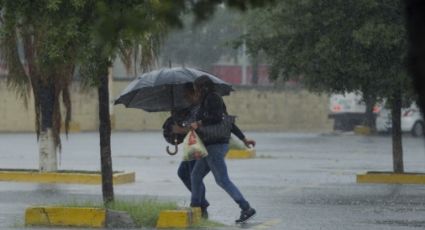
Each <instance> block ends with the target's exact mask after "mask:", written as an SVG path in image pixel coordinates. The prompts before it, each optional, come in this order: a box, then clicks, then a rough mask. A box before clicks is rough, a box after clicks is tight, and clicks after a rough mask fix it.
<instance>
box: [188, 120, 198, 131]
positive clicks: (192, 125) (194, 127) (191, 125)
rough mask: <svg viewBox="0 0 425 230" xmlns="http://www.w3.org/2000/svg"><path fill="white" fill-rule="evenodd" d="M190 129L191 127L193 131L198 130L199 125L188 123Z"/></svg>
mask: <svg viewBox="0 0 425 230" xmlns="http://www.w3.org/2000/svg"><path fill="white" fill-rule="evenodd" d="M190 127H191V128H192V129H193V130H195V129H197V128H199V124H198V122H192V123H190Z"/></svg>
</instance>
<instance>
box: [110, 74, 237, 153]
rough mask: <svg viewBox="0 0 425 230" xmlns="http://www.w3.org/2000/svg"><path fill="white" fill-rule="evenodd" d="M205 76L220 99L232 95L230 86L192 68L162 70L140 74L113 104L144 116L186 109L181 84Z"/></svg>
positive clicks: (186, 103) (182, 85) (186, 104)
mask: <svg viewBox="0 0 425 230" xmlns="http://www.w3.org/2000/svg"><path fill="white" fill-rule="evenodd" d="M202 75H206V76H208V77H209V78H210V79H211V80H212V81H213V82H214V85H215V89H216V92H217V93H218V94H220V95H222V96H225V95H229V94H230V92H231V91H233V89H232V86H231V85H230V84H228V83H226V82H225V81H223V80H221V79H219V78H218V77H216V76H214V75H212V74H210V73H207V72H204V71H201V70H197V69H193V68H184V67H177V68H163V69H160V70H154V71H152V72H149V73H144V74H142V75H141V76H139V77H137V78H136V79H135V80H134V81H132V82H131V83H130V84H129V85H128V86H127V88H125V89H124V90H123V91H122V92H121V95H120V96H119V97H118V99H116V100H115V105H116V104H124V105H125V107H127V108H138V109H143V110H145V111H148V112H159V111H171V110H174V109H180V108H187V107H188V106H190V105H189V104H188V102H187V101H186V100H185V99H184V84H185V83H189V82H194V81H195V79H196V78H198V77H200V76H202ZM174 146H175V151H174V152H171V151H169V148H168V146H167V152H168V154H170V155H175V154H176V153H177V143H175V144H174Z"/></svg>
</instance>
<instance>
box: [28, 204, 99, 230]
mask: <svg viewBox="0 0 425 230" xmlns="http://www.w3.org/2000/svg"><path fill="white" fill-rule="evenodd" d="M25 226H49V227H53V226H63V227H90V228H103V227H105V226H106V210H105V209H103V208H65V207H31V208H27V209H26V211H25Z"/></svg>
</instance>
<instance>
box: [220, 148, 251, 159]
mask: <svg viewBox="0 0 425 230" xmlns="http://www.w3.org/2000/svg"><path fill="white" fill-rule="evenodd" d="M255 155H256V152H255V149H231V150H229V152H227V155H226V158H227V159H250V158H255Z"/></svg>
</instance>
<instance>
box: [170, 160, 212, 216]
mask: <svg viewBox="0 0 425 230" xmlns="http://www.w3.org/2000/svg"><path fill="white" fill-rule="evenodd" d="M195 164H196V160H193V161H182V162H181V163H180V166H179V169H178V170H177V175H178V176H179V178H180V179H181V180H182V181H183V184H184V185H185V186H186V188H187V189H189V191H191V192H192V185H191V179H190V175H191V173H192V170H193V168H194V167H195ZM200 189H201V190H200V193H201V204H200V206H201V207H202V208H206V207H208V206H209V205H210V204H209V203H208V201H207V199H206V198H205V192H206V191H205V185H204V183H202V184H201V188H200Z"/></svg>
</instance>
